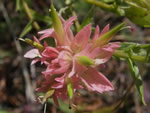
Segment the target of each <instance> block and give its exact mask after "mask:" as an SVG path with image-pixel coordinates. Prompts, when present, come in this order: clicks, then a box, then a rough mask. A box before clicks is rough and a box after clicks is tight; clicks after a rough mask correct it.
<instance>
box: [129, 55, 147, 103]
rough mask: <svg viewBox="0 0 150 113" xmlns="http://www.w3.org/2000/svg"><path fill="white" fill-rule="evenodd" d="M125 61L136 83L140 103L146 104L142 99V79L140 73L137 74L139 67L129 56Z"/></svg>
mask: <svg viewBox="0 0 150 113" xmlns="http://www.w3.org/2000/svg"><path fill="white" fill-rule="evenodd" d="M127 61H128V65H129V68H130V71H131V75H132V79H133V80H134V82H135V84H136V87H137V90H138V92H139V94H140V97H141V100H142V103H143V104H144V105H146V103H145V100H144V90H143V81H142V78H141V75H140V74H139V69H138V67H137V65H136V64H135V63H134V61H133V60H132V59H131V58H128V59H127Z"/></svg>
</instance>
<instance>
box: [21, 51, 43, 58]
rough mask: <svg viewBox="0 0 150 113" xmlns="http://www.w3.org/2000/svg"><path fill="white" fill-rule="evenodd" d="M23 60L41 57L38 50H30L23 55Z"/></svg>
mask: <svg viewBox="0 0 150 113" xmlns="http://www.w3.org/2000/svg"><path fill="white" fill-rule="evenodd" d="M24 57H25V58H30V59H33V58H36V57H41V55H40V53H39V51H38V49H31V50H30V51H28V52H27V53H26V54H25V55H24Z"/></svg>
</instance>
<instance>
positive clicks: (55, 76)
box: [25, 6, 123, 105]
mask: <svg viewBox="0 0 150 113" xmlns="http://www.w3.org/2000/svg"><path fill="white" fill-rule="evenodd" d="M51 10H52V14H54V15H53V16H54V17H53V18H52V19H55V21H54V20H53V21H54V22H55V23H54V25H53V26H54V28H51V29H46V30H43V31H40V32H39V34H40V35H41V37H40V39H39V40H40V41H41V40H43V39H45V38H50V37H52V38H54V39H55V42H56V47H50V46H48V45H47V44H45V45H44V46H43V48H44V49H43V50H42V51H39V49H32V50H30V51H29V52H27V53H26V54H25V57H26V58H30V59H33V61H32V64H33V63H36V62H37V61H40V62H41V63H42V64H45V65H46V67H47V68H46V70H45V71H44V72H42V73H43V75H44V76H45V80H46V81H45V82H44V83H43V84H42V86H41V88H39V89H37V90H38V91H42V92H45V93H46V94H45V96H44V98H46V99H47V98H48V97H52V98H53V99H54V101H55V103H56V104H57V105H58V102H57V98H61V99H67V98H70V99H71V98H72V96H73V94H74V93H75V92H76V90H78V89H82V88H84V87H86V88H87V89H88V90H89V91H97V92H99V93H103V92H105V91H110V90H113V89H114V88H113V86H112V84H111V83H110V81H109V80H108V79H107V78H106V77H105V76H104V75H103V74H102V73H100V72H98V71H97V70H96V69H95V68H96V67H98V66H99V65H103V64H104V63H105V62H107V61H108V60H109V59H110V58H111V56H112V54H113V53H114V51H115V50H116V49H117V48H118V47H120V43H119V42H113V43H109V40H110V39H111V38H112V36H113V35H114V34H115V33H116V32H117V31H118V30H120V28H121V27H122V26H123V24H122V25H120V26H119V27H118V26H117V27H118V28H117V27H116V28H114V29H115V30H114V29H113V30H114V31H113V30H111V31H109V25H107V26H106V27H105V28H104V29H103V30H102V32H101V33H99V27H98V26H97V27H96V30H95V33H94V36H93V37H92V38H91V39H90V37H91V25H90V24H88V25H87V26H85V27H84V28H83V29H82V30H81V31H80V32H78V33H77V34H76V35H75V36H74V35H73V33H72V31H71V29H70V27H71V25H72V24H73V21H74V20H75V19H76V16H73V17H71V18H70V19H68V20H67V21H64V20H63V19H62V18H61V20H60V19H59V17H58V15H56V12H55V10H54V9H53V6H51ZM56 20H57V22H56ZM58 23H59V24H58ZM34 40H35V42H37V43H39V44H40V41H39V40H37V39H36V38H35V37H34ZM49 91H52V93H49ZM48 94H49V95H48ZM47 95H48V96H47Z"/></svg>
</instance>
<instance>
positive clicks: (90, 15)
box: [79, 7, 94, 30]
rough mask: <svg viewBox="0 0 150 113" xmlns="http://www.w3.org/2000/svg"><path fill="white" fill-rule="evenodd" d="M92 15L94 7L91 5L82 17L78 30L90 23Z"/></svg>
mask: <svg viewBox="0 0 150 113" xmlns="http://www.w3.org/2000/svg"><path fill="white" fill-rule="evenodd" d="M93 16H94V7H91V9H90V10H89V12H88V14H87V16H86V17H85V18H84V20H83V22H82V24H81V25H80V28H79V30H81V29H82V28H83V27H84V26H86V25H87V24H90V23H92V21H93Z"/></svg>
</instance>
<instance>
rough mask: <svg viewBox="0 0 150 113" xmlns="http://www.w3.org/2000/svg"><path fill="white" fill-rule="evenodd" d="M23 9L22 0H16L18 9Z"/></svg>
mask: <svg viewBox="0 0 150 113" xmlns="http://www.w3.org/2000/svg"><path fill="white" fill-rule="evenodd" d="M20 10H21V0H16V11H20Z"/></svg>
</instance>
